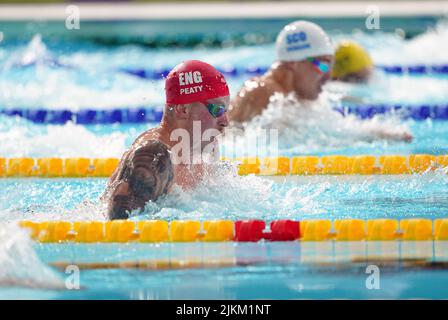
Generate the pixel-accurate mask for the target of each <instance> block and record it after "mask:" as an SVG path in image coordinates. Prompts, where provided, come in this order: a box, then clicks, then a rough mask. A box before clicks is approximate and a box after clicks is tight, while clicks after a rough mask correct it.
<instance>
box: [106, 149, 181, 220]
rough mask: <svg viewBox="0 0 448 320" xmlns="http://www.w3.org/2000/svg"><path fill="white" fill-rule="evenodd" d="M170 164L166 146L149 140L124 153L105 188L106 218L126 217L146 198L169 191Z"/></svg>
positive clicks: (149, 198)
mask: <svg viewBox="0 0 448 320" xmlns="http://www.w3.org/2000/svg"><path fill="white" fill-rule="evenodd" d="M172 181H173V165H172V163H171V159H170V153H169V151H168V148H167V147H166V146H165V145H164V144H163V143H161V142H159V141H150V142H148V143H146V144H144V145H141V146H138V147H136V148H135V149H131V151H129V152H127V153H126V154H125V155H124V158H123V160H122V163H121V164H120V167H119V168H118V169H117V171H116V172H115V173H114V175H113V176H112V178H111V180H110V182H109V186H108V188H107V190H106V197H107V198H106V199H107V201H108V216H109V219H111V220H113V219H127V218H128V217H129V212H131V211H132V210H135V209H143V208H144V207H145V204H146V202H148V201H149V200H152V201H155V200H157V198H158V197H159V196H161V195H163V194H166V193H167V192H168V191H169V188H170V186H171V184H172Z"/></svg>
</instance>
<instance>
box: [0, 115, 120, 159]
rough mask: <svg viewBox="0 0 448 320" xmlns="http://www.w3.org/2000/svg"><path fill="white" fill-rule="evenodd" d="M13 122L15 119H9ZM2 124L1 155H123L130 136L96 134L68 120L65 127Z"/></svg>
mask: <svg viewBox="0 0 448 320" xmlns="http://www.w3.org/2000/svg"><path fill="white" fill-rule="evenodd" d="M10 121H13V119H12V120H10ZM23 122H24V121H22V125H17V126H14V125H12V126H10V127H9V126H7V125H5V127H4V128H3V129H2V127H3V126H0V141H2V143H1V144H0V154H1V155H5V156H7V157H11V158H12V157H27V156H31V157H97V158H106V157H115V158H119V157H121V155H122V153H123V152H124V150H125V149H126V143H125V142H126V138H127V135H126V134H124V133H120V132H112V133H109V134H107V135H97V134H95V133H93V132H91V131H89V130H88V129H87V128H86V127H84V126H81V125H75V124H72V123H67V124H66V125H63V126H58V125H54V126H53V125H48V126H45V127H38V126H35V125H29V126H27V125H24V123H23Z"/></svg>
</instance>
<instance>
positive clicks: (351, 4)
mask: <svg viewBox="0 0 448 320" xmlns="http://www.w3.org/2000/svg"><path fill="white" fill-rule="evenodd" d="M70 5H76V6H78V8H79V9H80V15H81V19H82V20H95V21H97V20H169V19H218V18H221V19H241V18H247V19H259V18H285V17H295V16H298V17H299V16H300V17H367V16H368V15H369V12H371V10H372V9H370V8H369V7H370V6H377V7H378V9H379V12H380V14H381V16H384V17H387V16H389V17H392V16H393V17H410V16H442V15H448V1H401V0H398V1H397V0H395V1H365V2H364V1H362V2H361V1H356V2H355V1H324V2H316V1H299V2H256V3H252V2H225V3H77V4H74V3H65V4H3V5H0V20H3V21H17V20H42V21H43V20H55V21H58V20H65V19H66V18H67V16H68V15H69V13H66V9H67V7H68V6H70Z"/></svg>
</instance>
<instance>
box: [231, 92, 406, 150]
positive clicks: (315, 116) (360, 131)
mask: <svg viewBox="0 0 448 320" xmlns="http://www.w3.org/2000/svg"><path fill="white" fill-rule="evenodd" d="M266 130H276V132H277V134H278V146H279V148H280V152H279V153H280V154H285V153H295V154H310V153H319V152H321V151H322V149H325V151H327V152H328V151H335V150H338V149H341V148H346V147H352V148H358V147H366V146H370V147H372V146H374V145H375V144H381V143H384V141H381V140H382V139H381V137H380V135H381V134H382V132H383V131H385V132H388V133H389V134H394V135H402V134H403V133H405V132H409V129H408V128H407V126H406V125H405V124H401V123H399V121H398V120H397V119H396V118H393V117H392V118H387V119H385V118H384V117H375V118H373V119H370V120H368V121H361V120H359V119H357V118H356V117H355V116H353V115H348V116H343V115H341V114H340V113H339V112H337V111H334V110H333V108H332V103H330V97H329V94H328V93H323V94H322V95H321V96H320V98H319V100H317V101H313V102H298V101H297V100H296V99H295V98H294V97H293V95H292V94H290V95H287V96H284V95H283V94H279V93H277V94H274V95H273V96H272V97H271V98H270V102H269V105H268V106H267V108H266V109H265V110H264V112H263V113H262V114H261V115H260V116H257V117H255V118H254V119H252V121H250V122H248V123H246V124H245V132H244V138H245V139H241V141H242V142H241V143H239V145H237V146H236V148H237V150H236V152H235V153H236V154H248V153H249V154H250V153H252V155H256V154H259V155H260V156H263V150H261V149H260V148H258V147H257V145H255V147H257V148H258V149H253V150H250V152H247V150H245V149H244V148H247V147H250V146H251V144H248V143H245V142H246V141H247V140H248V139H249V140H253V139H254V137H256V139H257V140H258V141H264V140H263V139H264V137H265V136H266V135H268V134H269V133H267V131H266ZM233 140H234V137H232V136H230V137H228V139H227V140H226V139H224V149H226V147H227V146H226V143H227V144H230V142H233ZM252 145H254V144H252ZM228 149H231V148H230V147H229V148H228ZM260 150H261V154H260V152H259V151H260ZM232 151H233V150H232Z"/></svg>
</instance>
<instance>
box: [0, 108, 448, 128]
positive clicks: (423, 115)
mask: <svg viewBox="0 0 448 320" xmlns="http://www.w3.org/2000/svg"><path fill="white" fill-rule="evenodd" d="M334 109H335V110H336V111H338V112H340V113H341V114H343V115H349V114H354V115H356V116H357V117H359V118H361V119H370V118H373V117H374V116H376V115H381V114H386V115H387V114H388V115H396V116H398V117H400V118H403V119H409V118H410V119H414V120H417V121H419V120H420V121H421V120H426V119H434V120H448V104H444V105H426V104H425V105H414V106H412V105H400V104H394V105H386V104H378V105H349V106H343V107H338V108H336V107H335V108H334ZM0 114H4V115H7V116H11V117H14V116H18V117H21V118H24V119H28V120H30V121H32V122H34V123H40V124H65V123H67V122H69V121H72V122H73V123H76V124H82V125H94V124H114V123H130V124H132V123H148V122H159V121H160V120H161V119H162V115H163V111H162V107H138V108H123V109H108V110H95V109H84V110H80V111H77V112H74V111H70V110H46V109H7V110H0Z"/></svg>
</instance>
